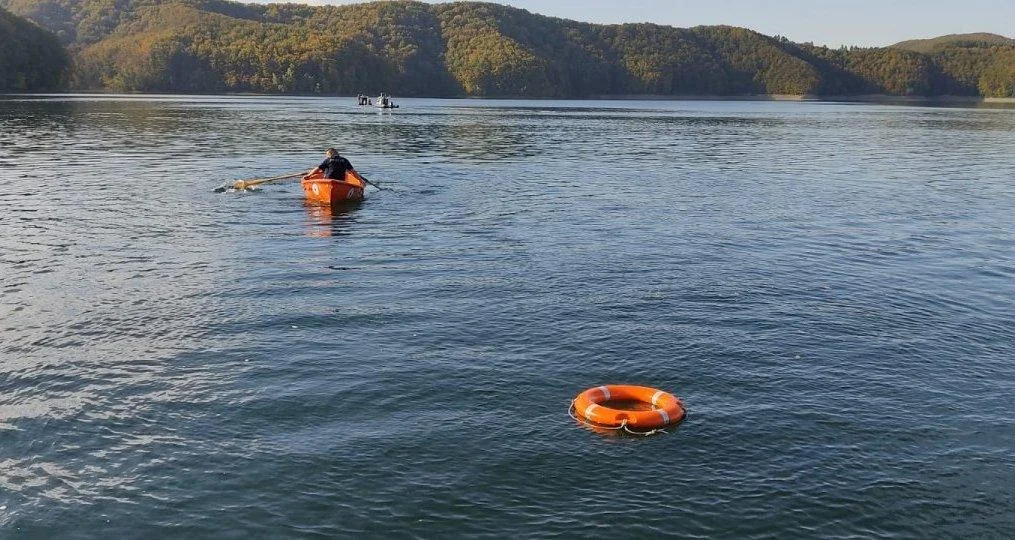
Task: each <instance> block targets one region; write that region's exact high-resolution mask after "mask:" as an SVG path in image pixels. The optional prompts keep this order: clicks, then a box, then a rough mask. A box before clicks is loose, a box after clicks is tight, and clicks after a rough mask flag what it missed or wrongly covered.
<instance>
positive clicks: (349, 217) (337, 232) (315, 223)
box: [303, 201, 363, 238]
mask: <svg viewBox="0 0 1015 540" xmlns="http://www.w3.org/2000/svg"><path fill="white" fill-rule="evenodd" d="M362 207H363V203H362V202H349V203H344V204H341V205H336V206H326V205H320V204H312V203H309V202H306V201H304V202H303V209H304V210H306V212H307V218H308V219H307V227H306V228H307V231H306V236H310V237H317V238H328V237H331V236H348V235H350V234H352V232H351V231H350V230H349V229H350V228H351V226H352V224H354V223H355V222H356V211H357V210H359V209H360V208H362Z"/></svg>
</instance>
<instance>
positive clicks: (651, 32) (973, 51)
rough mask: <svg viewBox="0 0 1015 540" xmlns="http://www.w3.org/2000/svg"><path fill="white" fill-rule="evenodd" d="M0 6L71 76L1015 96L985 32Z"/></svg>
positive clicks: (28, 2) (147, 81) (153, 88)
mask: <svg viewBox="0 0 1015 540" xmlns="http://www.w3.org/2000/svg"><path fill="white" fill-rule="evenodd" d="M0 5H5V6H6V7H8V8H9V9H11V10H12V11H13V12H15V13H17V14H19V15H22V16H25V17H27V18H29V19H31V20H33V21H35V22H36V23H38V24H39V25H42V26H43V27H45V28H48V29H49V30H51V31H52V32H54V33H55V34H56V35H57V36H58V37H59V39H60V40H62V41H63V42H64V43H65V44H66V45H67V46H68V47H69V50H70V51H71V56H72V57H73V60H74V68H73V74H72V80H71V85H72V87H73V88H75V89H95V90H113V91H140V92H266V93H306V94H313V93H322V94H346V95H348V94H356V93H359V92H366V93H376V92H381V91H386V92H395V93H398V94H399V95H418V96H462V95H469V96H522V97H582V96H594V95H608V94H612V95H623V94H660V95H744V94H823V95H842V94H858V93H872V94H873V93H885V94H895V95H939V94H964V95H978V94H981V93H982V94H984V95H998V96H1007V95H1012V94H1013V93H1015V90H1013V89H1012V87H1013V86H1015V83H1013V82H1012V77H1013V75H1012V65H1013V62H1012V60H1011V54H1012V51H1015V44H1008V43H1005V42H1003V41H997V40H995V41H989V40H988V41H982V40H960V41H949V42H948V43H947V44H945V45H934V46H932V47H931V48H930V49H929V50H928V52H920V51H914V50H907V49H906V48H903V47H897V48H869V49H868V48H853V49H827V48H823V47H814V46H812V45H802V44H796V43H792V42H789V41H788V40H785V39H782V38H773V37H768V36H764V35H762V34H758V33H757V32H753V31H750V30H747V29H743V28H735V27H728V26H710V27H696V28H690V29H682V28H673V27H668V26H659V25H653V24H625V25H595V24H588V23H581V22H576V21H569V20H564V19H557V18H552V17H545V16H541V15H536V14H532V13H530V12H528V11H525V10H520V9H516V8H511V7H506V6H501V5H497V4H489V3H478V2H456V3H447V4H436V5H434V4H425V3H420V2H410V1H392V2H373V3H365V4H356V5H348V6H306V5H299V4H273V5H257V4H239V3H235V2H228V1H225V0H0ZM1002 39H1003V38H1002ZM920 46H921V47H922V46H923V45H922V44H921V45H920Z"/></svg>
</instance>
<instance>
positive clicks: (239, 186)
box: [215, 171, 307, 193]
mask: <svg viewBox="0 0 1015 540" xmlns="http://www.w3.org/2000/svg"><path fill="white" fill-rule="evenodd" d="M304 174H307V173H306V172H305V171H300V172H295V173H291V174H283V175H281V176H272V177H271V178H251V179H250V180H237V181H235V182H233V183H232V184H224V185H222V186H219V187H217V188H215V193H222V192H223V191H225V190H227V189H229V188H232V189H236V190H244V189H247V188H250V187H254V186H259V185H261V184H267V183H269V182H277V181H279V180H288V179H290V178H297V177H300V176H303V175H304Z"/></svg>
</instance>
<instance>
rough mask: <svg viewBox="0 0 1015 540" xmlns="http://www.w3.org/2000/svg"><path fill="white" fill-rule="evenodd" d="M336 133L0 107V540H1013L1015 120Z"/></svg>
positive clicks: (294, 121)
mask: <svg viewBox="0 0 1015 540" xmlns="http://www.w3.org/2000/svg"><path fill="white" fill-rule="evenodd" d="M354 103H355V101H354V99H353V98H347V99H311V98H266V97H197V98H192V97H116V96H107V97H87V96H78V97H73V96H72V97H66V96H65V97H49V98H43V97H34V98H23V97H12V96H8V97H5V98H0V227H2V230H3V234H2V235H0V295H2V296H0V536H3V537H13V538H22V537H24V538H50V537H64V538H66V537H103V538H125V537H132V538H141V537H159V536H167V535H168V536H174V537H184V538H248V537H314V536H320V537H331V536H345V537H384V538H388V537H421V538H450V537H460V536H467V537H499V538H503V537H507V538H511V537H549V538H586V537H604V538H605V537H609V538H644V537H655V536H661V535H673V536H680V537H721V538H766V537H772V536H777V537H781V538H789V537H866V536H896V537H915V536H931V537H956V538H974V537H975V538H1011V537H1012V536H1015V450H1013V449H1015V397H1013V396H1015V110H1012V109H1001V110H990V109H947V108H920V107H897V106H877V105H848V104H833V103H776V102H773V103H765V102H551V101H547V102H542V101H478V100H468V101H454V100H400V103H401V105H402V108H401V109H399V110H397V111H394V112H391V113H378V112H377V111H374V110H373V109H368V108H357V107H355V106H354ZM328 146H336V147H338V148H339V149H340V150H341V151H342V153H343V154H344V155H346V156H347V157H348V158H349V159H350V160H351V161H352V163H353V164H354V165H355V166H356V167H357V169H358V170H359V171H360V172H362V173H363V174H364V175H365V176H366V177H367V178H369V179H371V180H373V181H375V182H377V183H381V184H382V185H384V186H385V187H388V188H390V190H388V191H378V190H376V189H373V188H371V189H370V190H369V191H368V199H367V201H366V202H364V203H363V204H362V205H360V206H359V207H357V208H352V209H347V210H344V211H336V212H332V211H328V210H324V209H320V208H315V207H310V206H306V205H305V204H304V201H303V194H302V191H301V189H300V187H299V186H298V185H295V184H283V185H278V186H268V187H265V188H264V189H262V190H260V191H256V192H246V193H222V194H216V193H213V192H212V190H213V189H214V188H215V187H217V186H219V185H221V184H223V182H226V181H231V180H236V179H241V178H250V177H257V176H270V175H274V174H281V173H287V172H292V171H298V170H302V169H307V168H310V167H312V166H314V165H316V164H317V163H319V162H320V161H321V159H322V157H323V156H322V152H323V149H325V148H327V147H328ZM605 383H626V384H641V385H647V386H653V387H658V388H661V389H665V390H667V391H670V392H673V393H674V394H676V395H678V396H680V397H681V398H682V399H683V400H684V402H685V404H686V407H687V409H688V418H687V420H686V421H685V422H684V423H683V424H682V425H681V426H680V427H679V428H677V429H673V430H670V433H668V434H664V435H658V436H655V437H648V438H634V437H607V436H603V435H600V434H597V433H593V432H591V431H589V430H587V429H583V428H582V427H580V426H578V425H577V424H576V423H575V422H574V421H572V420H571V418H569V416H568V406H569V403H570V401H571V399H572V398H573V397H574V396H575V395H576V394H578V393H579V392H580V391H582V390H584V389H586V388H588V387H592V386H598V385H601V384H605Z"/></svg>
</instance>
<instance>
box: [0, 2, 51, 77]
mask: <svg viewBox="0 0 1015 540" xmlns="http://www.w3.org/2000/svg"><path fill="white" fill-rule="evenodd" d="M67 65H68V64H67V54H66V52H65V51H64V49H63V47H62V46H61V45H60V43H59V42H58V41H57V39H56V37H55V36H53V35H52V34H50V33H49V32H46V31H45V30H43V29H41V28H39V27H38V26H36V25H34V24H32V23H30V22H28V21H26V20H25V19H22V18H19V17H15V16H14V15H12V14H10V13H8V12H7V11H5V10H3V9H0V92H37V91H44V90H55V89H58V88H60V87H61V86H62V85H63V82H64V76H65V73H66V71H67Z"/></svg>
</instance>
